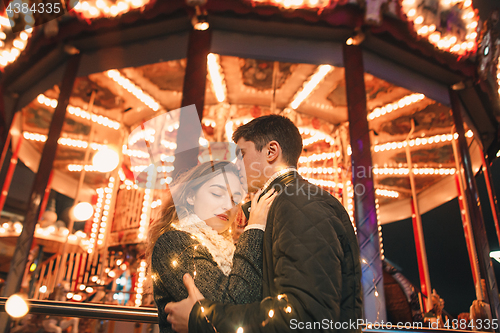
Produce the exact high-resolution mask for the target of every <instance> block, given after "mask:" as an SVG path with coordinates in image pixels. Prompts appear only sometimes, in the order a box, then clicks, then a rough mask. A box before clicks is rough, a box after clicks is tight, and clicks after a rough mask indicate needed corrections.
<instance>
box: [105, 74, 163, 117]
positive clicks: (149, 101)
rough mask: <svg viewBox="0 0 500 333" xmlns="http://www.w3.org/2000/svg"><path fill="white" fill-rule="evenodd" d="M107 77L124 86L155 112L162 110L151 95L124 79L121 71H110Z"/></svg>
mask: <svg viewBox="0 0 500 333" xmlns="http://www.w3.org/2000/svg"><path fill="white" fill-rule="evenodd" d="M106 75H107V76H108V77H109V78H111V79H112V80H113V81H115V82H116V83H118V84H119V85H120V86H122V87H123V88H124V89H125V90H127V91H128V92H129V93H131V94H132V95H134V96H135V97H136V98H137V99H138V100H140V101H141V102H143V103H144V104H146V105H147V106H148V107H149V108H150V109H152V110H153V111H158V110H160V104H159V103H158V102H157V101H156V100H155V99H154V98H153V97H152V96H150V95H149V94H147V93H146V92H144V91H143V90H142V89H141V88H139V87H138V86H137V85H136V84H135V83H133V82H132V81H130V80H129V79H127V78H126V77H124V76H123V75H122V74H121V73H120V72H119V71H117V70H116V69H110V70H108V71H107V72H106Z"/></svg>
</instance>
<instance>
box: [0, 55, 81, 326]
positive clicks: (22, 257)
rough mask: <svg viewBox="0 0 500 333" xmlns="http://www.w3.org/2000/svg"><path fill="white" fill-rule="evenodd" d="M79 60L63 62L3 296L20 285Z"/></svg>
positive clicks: (0, 321)
mask: <svg viewBox="0 0 500 333" xmlns="http://www.w3.org/2000/svg"><path fill="white" fill-rule="evenodd" d="M79 63H80V55H79V54H76V55H72V56H71V57H70V58H69V59H68V62H67V65H66V70H65V72H64V75H63V79H62V82H61V84H60V90H61V92H60V94H59V100H58V104H57V107H56V109H55V111H54V114H53V116H52V121H51V123H50V129H49V135H48V138H47V141H46V142H45V145H44V147H43V152H42V157H41V159H40V164H39V167H38V172H37V174H36V176H35V181H34V184H33V188H32V190H31V195H30V200H29V201H28V209H27V211H26V215H25V218H24V227H23V231H22V232H21V235H20V236H19V238H18V240H17V245H16V249H15V252H14V256H13V258H12V262H11V265H10V271H9V274H8V276H7V281H6V283H5V287H4V291H3V296H10V295H12V294H14V293H16V292H18V291H19V288H20V286H21V282H22V277H23V274H24V270H25V268H26V262H27V260H28V254H29V251H30V248H31V243H32V242H33V235H34V233H35V226H36V223H37V220H38V215H39V214H40V203H41V202H42V200H43V196H44V194H45V188H46V187H47V183H48V181H49V176H50V172H51V171H52V166H53V164H54V158H55V156H56V151H57V140H58V139H59V137H60V136H61V131H62V127H63V124H64V118H65V115H66V108H67V107H68V102H69V97H70V96H71V92H72V90H73V84H74V82H75V78H76V73H77V72H78V66H79ZM8 329H9V318H8V316H7V315H6V314H1V315H0V332H8Z"/></svg>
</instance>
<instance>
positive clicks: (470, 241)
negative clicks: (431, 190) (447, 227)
mask: <svg viewBox="0 0 500 333" xmlns="http://www.w3.org/2000/svg"><path fill="white" fill-rule="evenodd" d="M453 133H455V126H453V129H452V134H453ZM451 146H452V147H453V156H454V157H455V165H456V169H457V171H456V173H455V177H456V180H457V189H458V203H459V205H460V213H461V214H460V215H461V216H462V225H463V228H464V236H465V244H466V245H467V252H468V253H469V261H470V265H471V270H472V277H473V280H474V287H475V290H476V297H477V299H478V300H481V301H482V300H484V295H483V288H482V287H481V278H480V276H481V274H480V273H479V262H478V260H477V253H476V244H475V242H474V234H473V232H472V224H471V220H470V219H471V217H470V210H469V206H470V203H469V202H467V197H466V196H465V185H464V179H463V174H462V172H461V168H460V157H459V156H458V147H457V141H456V140H455V139H453V140H452V141H451Z"/></svg>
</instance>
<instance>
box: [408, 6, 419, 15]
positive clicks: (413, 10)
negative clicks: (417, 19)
mask: <svg viewBox="0 0 500 333" xmlns="http://www.w3.org/2000/svg"><path fill="white" fill-rule="evenodd" d="M415 14H417V11H416V10H415V9H414V8H412V9H410V10H409V11H408V14H407V16H408V17H413V16H415Z"/></svg>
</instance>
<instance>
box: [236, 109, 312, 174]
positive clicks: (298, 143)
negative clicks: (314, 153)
mask: <svg viewBox="0 0 500 333" xmlns="http://www.w3.org/2000/svg"><path fill="white" fill-rule="evenodd" d="M241 138H243V139H245V141H252V142H253V143H254V144H255V149H257V151H262V148H264V146H265V145H267V144H268V143H269V142H270V141H272V140H275V141H277V142H278V143H279V145H280V147H281V151H282V152H283V160H284V161H285V162H286V163H287V164H288V165H289V166H294V167H297V162H298V160H299V157H300V154H301V153H302V136H301V135H300V132H299V129H298V128H297V126H295V124H294V123H293V122H292V121H291V120H290V119H288V118H286V117H283V116H279V115H274V114H272V115H268V116H262V117H259V118H255V119H254V120H252V121H250V122H248V123H247V124H245V125H242V126H240V127H238V128H237V129H236V131H235V132H234V133H233V141H234V142H238V140H239V139H241Z"/></svg>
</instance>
